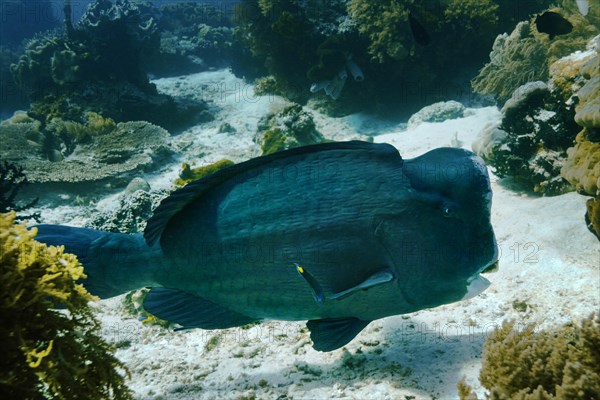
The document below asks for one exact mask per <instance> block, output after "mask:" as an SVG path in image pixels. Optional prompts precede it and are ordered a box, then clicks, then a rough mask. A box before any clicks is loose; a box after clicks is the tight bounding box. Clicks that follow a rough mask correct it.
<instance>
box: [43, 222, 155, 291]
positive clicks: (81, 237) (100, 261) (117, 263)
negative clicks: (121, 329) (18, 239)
mask: <svg viewBox="0 0 600 400" xmlns="http://www.w3.org/2000/svg"><path fill="white" fill-rule="evenodd" d="M36 228H37V230H38V233H37V236H36V237H35V240H37V241H38V242H41V243H45V244H47V245H51V246H61V245H62V246H65V251H66V252H67V253H72V254H75V255H76V256H77V258H78V259H79V261H80V262H81V264H82V265H83V267H84V271H85V273H86V274H87V278H86V279H84V280H83V281H82V282H81V283H83V285H84V286H85V288H86V289H87V290H88V291H89V292H90V293H92V294H93V295H96V296H99V297H101V298H107V297H113V296H117V295H119V294H122V293H125V292H127V291H130V290H134V289H138V288H140V287H143V286H146V285H148V284H151V282H149V280H150V276H151V274H152V265H148V264H149V263H148V259H151V258H152V257H151V256H150V253H151V251H150V249H149V248H148V246H147V245H146V243H145V242H144V239H143V236H142V235H141V234H135V235H126V234H121V233H111V232H103V231H97V230H94V229H87V228H75V227H70V226H61V225H37V226H36Z"/></svg>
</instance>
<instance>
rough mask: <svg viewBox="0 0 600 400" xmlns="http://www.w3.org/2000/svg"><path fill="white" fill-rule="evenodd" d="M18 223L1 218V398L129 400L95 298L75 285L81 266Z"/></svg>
mask: <svg viewBox="0 0 600 400" xmlns="http://www.w3.org/2000/svg"><path fill="white" fill-rule="evenodd" d="M14 219H15V213H14V212H10V213H6V214H0V228H1V229H0V232H1V234H0V250H1V251H0V261H1V262H0V268H1V275H2V280H1V281H0V285H1V290H0V293H2V295H1V296H0V318H1V319H2V330H0V339H1V340H0V350H1V351H2V360H1V361H0V370H1V371H2V378H1V379H0V394H1V395H2V398H6V399H8V398H12V399H17V398H20V399H54V398H62V399H66V398H78V399H130V398H132V396H131V393H130V391H129V389H128V388H127V387H126V385H125V382H124V376H123V374H124V373H125V368H124V366H123V364H121V362H119V361H118V360H117V359H116V358H115V357H114V356H113V354H112V348H111V347H110V346H109V345H108V344H107V343H106V342H104V341H103V340H102V339H101V338H100V336H99V330H100V324H99V322H98V321H97V320H96V319H95V318H94V316H93V314H92V310H91V308H90V307H89V305H88V302H89V301H90V300H91V299H93V296H92V295H90V294H89V293H88V292H87V291H86V290H85V289H84V288H83V286H82V285H81V284H78V283H77V281H78V280H80V279H84V278H85V277H86V276H85V273H84V271H83V267H82V266H81V264H80V263H79V262H78V261H77V258H76V257H75V256H74V255H72V254H67V253H64V249H63V248H61V247H52V246H51V247H47V246H46V245H44V244H41V243H38V242H36V241H35V240H34V238H35V235H36V230H35V228H34V229H31V230H27V228H26V227H25V226H23V225H15V224H14ZM57 308H65V309H66V310H67V311H68V313H67V312H63V311H60V310H57Z"/></svg>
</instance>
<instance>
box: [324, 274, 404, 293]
mask: <svg viewBox="0 0 600 400" xmlns="http://www.w3.org/2000/svg"><path fill="white" fill-rule="evenodd" d="M393 280H394V275H393V274H392V273H391V272H390V271H380V272H377V273H375V274H373V275H371V276H370V277H368V278H367V279H366V280H364V281H363V282H361V283H359V284H358V285H356V286H354V287H351V288H350V289H346V290H344V291H342V292H339V293H335V294H333V295H331V296H327V298H328V299H331V300H341V299H343V298H345V297H348V296H350V295H351V294H353V293H356V292H360V291H361V290H366V289H370V288H372V287H375V286H379V285H383V284H384V283H388V282H391V281H393Z"/></svg>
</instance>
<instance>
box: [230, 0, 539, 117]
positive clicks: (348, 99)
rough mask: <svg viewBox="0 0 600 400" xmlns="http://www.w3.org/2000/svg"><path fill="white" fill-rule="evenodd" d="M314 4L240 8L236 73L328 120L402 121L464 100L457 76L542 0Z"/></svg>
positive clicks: (287, 0)
mask: <svg viewBox="0 0 600 400" xmlns="http://www.w3.org/2000/svg"><path fill="white" fill-rule="evenodd" d="M319 4H320V3H319V2H304V1H298V0H284V1H279V0H277V1H275V0H243V1H241V2H240V5H239V9H238V12H237V13H236V15H237V17H236V22H237V24H238V25H237V27H236V28H235V32H234V47H235V48H236V49H237V50H236V51H235V54H234V58H235V60H234V61H236V62H235V63H234V67H233V71H234V72H235V73H236V74H237V75H240V76H246V77H248V76H250V77H252V78H254V77H258V76H267V75H270V76H272V77H273V79H274V83H275V84H274V85H273V87H274V89H275V91H276V93H278V94H282V95H284V96H285V97H287V98H288V99H290V100H292V101H295V102H298V103H300V104H304V103H305V102H306V101H307V100H308V99H316V101H317V104H318V105H319V107H321V108H323V109H324V110H325V111H327V112H329V113H335V114H344V113H348V112H352V111H354V110H358V109H362V110H364V109H365V108H367V109H370V110H373V111H378V112H385V111H389V112H393V113H394V114H395V115H397V114H398V112H399V110H402V112H404V113H405V115H406V116H407V117H408V116H409V115H410V114H412V113H413V112H415V111H417V110H418V109H420V108H421V107H423V106H424V105H427V104H431V103H432V102H435V101H441V100H448V99H453V98H456V99H458V98H459V97H461V96H462V95H464V88H463V87H464V82H462V81H460V78H458V76H459V75H461V74H460V72H462V74H463V75H464V72H465V70H467V71H471V70H473V71H475V70H476V69H477V68H479V66H480V63H482V62H484V61H485V59H486V56H487V52H488V49H489V47H490V46H491V44H492V42H493V40H494V37H495V36H496V32H497V31H498V30H499V29H505V28H506V27H508V26H511V27H512V26H514V24H515V23H516V21H517V20H515V16H517V17H521V16H526V15H527V14H528V13H531V12H535V11H538V10H541V9H543V8H545V7H547V6H548V5H549V1H545V0H535V1H530V2H527V3H526V4H523V6H522V7H521V6H520V7H519V13H515V10H514V7H513V6H512V5H511V4H510V2H506V1H492V0H469V1H464V0H463V1H458V0H456V1H455V0H452V1H444V2H417V1H413V0H383V1H366V0H351V1H346V0H336V1H332V2H328V3H327V7H321V6H319ZM521 12H522V13H523V14H521ZM236 43H237V44H240V45H237V47H236ZM457 43H460V46H458V45H456V44H457ZM244 46H245V47H247V48H248V50H247V51H243V50H241V49H243V47H244ZM252 60H254V61H256V60H260V62H259V63H258V64H259V65H257V63H256V62H255V63H253V62H252ZM349 62H350V63H349ZM348 63H349V64H348ZM350 76H351V77H352V78H354V79H347V78H348V77H350ZM310 88H312V89H313V90H309V89H310ZM319 89H324V91H320V90H319ZM311 92H312V94H311Z"/></svg>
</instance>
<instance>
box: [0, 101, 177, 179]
mask: <svg viewBox="0 0 600 400" xmlns="http://www.w3.org/2000/svg"><path fill="white" fill-rule="evenodd" d="M41 126H42V124H41V123H40V122H39V121H36V120H34V119H32V118H30V117H28V116H26V115H24V114H16V115H15V117H13V118H12V119H10V120H7V121H4V122H3V123H2V124H0V140H2V143H3V146H2V147H0V157H2V159H4V160H7V161H10V162H13V163H17V164H19V165H20V166H22V167H23V170H24V171H25V173H26V174H27V176H28V178H29V180H30V181H31V182H32V183H42V182H69V183H77V182H98V181H102V180H106V179H110V181H111V182H110V183H111V184H113V185H117V186H120V185H123V186H124V185H126V184H127V182H128V180H129V179H131V178H132V177H133V176H132V175H134V174H135V173H136V172H138V171H148V170H150V169H152V168H153V167H155V166H156V165H157V164H158V163H160V162H162V161H164V160H165V159H167V158H169V157H170V156H171V154H172V153H173V150H172V149H171V147H170V141H171V136H170V135H169V133H168V132H167V131H166V130H164V129H163V128H161V127H159V126H156V125H153V124H151V123H149V122H144V121H130V122H121V123H118V124H116V123H115V122H114V121H113V120H112V119H110V118H104V117H102V116H101V115H99V114H97V113H92V112H88V113H86V114H85V121H84V123H80V122H75V121H71V120H63V119H60V118H53V119H52V120H50V122H49V123H48V124H46V126H45V127H44V128H41Z"/></svg>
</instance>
